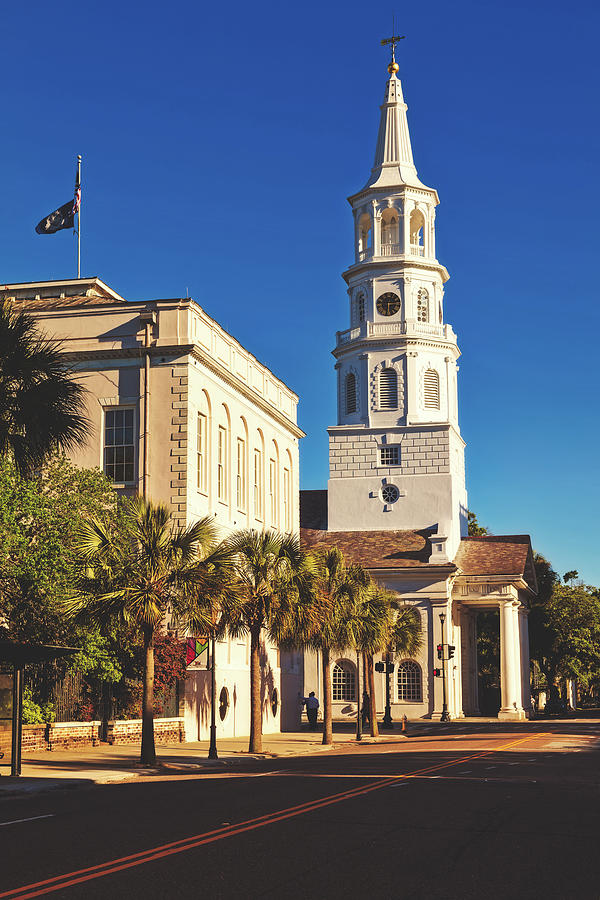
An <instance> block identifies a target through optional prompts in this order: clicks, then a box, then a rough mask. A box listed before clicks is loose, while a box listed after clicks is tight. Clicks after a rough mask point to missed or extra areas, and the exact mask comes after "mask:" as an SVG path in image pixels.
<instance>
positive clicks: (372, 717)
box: [366, 653, 379, 737]
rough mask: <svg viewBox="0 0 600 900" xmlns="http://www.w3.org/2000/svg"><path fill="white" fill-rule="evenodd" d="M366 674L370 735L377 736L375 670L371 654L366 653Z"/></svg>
mask: <svg viewBox="0 0 600 900" xmlns="http://www.w3.org/2000/svg"><path fill="white" fill-rule="evenodd" d="M366 657H367V676H368V681H369V725H370V726H371V737H379V725H378V724H377V703H376V702H375V672H374V669H373V654H372V653H367V654H366Z"/></svg>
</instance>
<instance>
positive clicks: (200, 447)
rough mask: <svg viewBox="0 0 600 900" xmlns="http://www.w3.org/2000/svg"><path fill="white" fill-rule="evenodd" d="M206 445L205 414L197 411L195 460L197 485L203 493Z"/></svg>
mask: <svg viewBox="0 0 600 900" xmlns="http://www.w3.org/2000/svg"><path fill="white" fill-rule="evenodd" d="M207 451H208V445H207V443H206V416H205V415H204V413H198V423H197V435H196V461H197V481H198V484H197V487H198V490H199V491H202V493H203V494H206V493H207V485H208V452H207Z"/></svg>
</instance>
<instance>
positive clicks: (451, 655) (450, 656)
mask: <svg viewBox="0 0 600 900" xmlns="http://www.w3.org/2000/svg"><path fill="white" fill-rule="evenodd" d="M455 649H456V648H455V647H454V646H453V645H452V644H448V659H452V657H453V656H454V651H455Z"/></svg>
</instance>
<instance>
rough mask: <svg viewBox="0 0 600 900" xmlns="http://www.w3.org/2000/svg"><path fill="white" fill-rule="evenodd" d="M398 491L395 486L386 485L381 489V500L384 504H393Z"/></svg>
mask: <svg viewBox="0 0 600 900" xmlns="http://www.w3.org/2000/svg"><path fill="white" fill-rule="evenodd" d="M399 496H400V491H399V490H398V488H397V487H396V485H395V484H386V485H384V486H383V487H382V488H381V499H382V500H383V502H384V503H395V502H396V500H397V499H398V497H399Z"/></svg>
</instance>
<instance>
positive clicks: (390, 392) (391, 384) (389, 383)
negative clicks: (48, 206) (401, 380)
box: [379, 369, 398, 409]
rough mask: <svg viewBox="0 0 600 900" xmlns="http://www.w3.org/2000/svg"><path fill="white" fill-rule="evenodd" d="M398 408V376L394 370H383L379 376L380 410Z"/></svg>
mask: <svg viewBox="0 0 600 900" xmlns="http://www.w3.org/2000/svg"><path fill="white" fill-rule="evenodd" d="M397 406H398V376H397V375H396V370H395V369H383V371H382V372H381V374H380V376H379V407H380V409H396V408H397Z"/></svg>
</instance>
